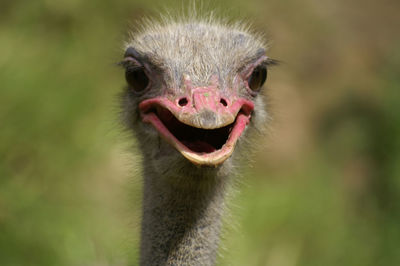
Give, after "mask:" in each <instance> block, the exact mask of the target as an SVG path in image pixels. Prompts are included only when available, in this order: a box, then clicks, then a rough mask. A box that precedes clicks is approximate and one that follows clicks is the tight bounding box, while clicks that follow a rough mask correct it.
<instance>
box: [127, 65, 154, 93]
mask: <svg viewBox="0 0 400 266" xmlns="http://www.w3.org/2000/svg"><path fill="white" fill-rule="evenodd" d="M125 79H126V82H127V83H128V85H129V86H130V87H132V88H133V89H134V90H135V91H138V92H140V91H143V90H144V89H145V88H146V87H147V85H148V84H149V78H148V77H147V75H146V73H144V70H143V68H134V69H129V68H128V69H127V70H126V72H125Z"/></svg>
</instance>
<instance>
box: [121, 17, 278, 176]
mask: <svg viewBox="0 0 400 266" xmlns="http://www.w3.org/2000/svg"><path fill="white" fill-rule="evenodd" d="M265 47H266V46H265V44H264V43H263V41H262V40H261V38H259V37H258V36H256V35H253V34H251V33H249V31H248V30H247V29H246V27H243V26H240V25H224V24H223V23H218V22H215V21H191V20H188V21H181V22H171V21H169V22H168V23H158V24H157V25H152V24H150V23H148V26H144V27H143V30H142V31H141V32H139V33H136V34H134V35H133V36H132V37H131V38H130V40H129V41H128V42H127V43H126V46H125V55H124V58H123V61H122V62H121V65H122V66H123V67H124V68H125V77H126V81H127V87H126V89H125V91H124V94H123V110H124V112H123V114H124V120H125V122H126V125H127V126H128V127H129V128H132V129H133V131H134V132H135V134H136V137H137V139H138V142H139V146H140V147H141V150H142V152H143V154H144V160H145V163H148V164H151V167H152V168H153V169H154V171H156V172H157V173H159V174H163V175H168V173H169V172H171V171H172V169H173V171H174V172H176V171H178V172H180V173H184V172H186V173H190V174H191V175H192V176H193V175H196V173H203V174H204V173H205V172H213V171H219V170H221V169H225V170H228V171H229V169H231V168H232V164H231V163H230V162H231V161H232V160H233V159H232V158H234V157H237V156H236V155H237V154H241V153H243V151H244V150H243V147H244V146H246V145H247V144H246V145H242V143H241V142H243V139H244V138H245V137H246V135H248V134H249V131H251V130H252V129H253V130H254V128H260V127H262V126H263V124H264V122H265V120H266V117H267V115H266V112H265V106H264V102H263V99H262V97H261V96H260V95H259V94H260V91H261V88H262V86H263V84H264V82H265V81H266V78H267V67H268V65H271V64H274V63H275V61H274V60H272V59H269V58H268V57H267V56H266V54H265V49H266V48H265ZM242 155H243V154H242Z"/></svg>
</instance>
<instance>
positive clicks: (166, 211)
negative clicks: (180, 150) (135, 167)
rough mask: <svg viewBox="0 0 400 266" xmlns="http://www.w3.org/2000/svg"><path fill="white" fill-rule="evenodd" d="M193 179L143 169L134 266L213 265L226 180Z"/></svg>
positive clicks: (212, 178) (214, 178)
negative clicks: (138, 243)
mask: <svg viewBox="0 0 400 266" xmlns="http://www.w3.org/2000/svg"><path fill="white" fill-rule="evenodd" d="M185 178H187V180H190V182H185V184H182V182H171V180H185ZM198 178H203V180H200V179H199V180H193V177H192V176H189V175H188V176H178V177H177V176H175V177H169V178H165V176H161V177H160V176H155V175H154V172H153V171H152V170H151V169H149V167H148V169H145V179H144V180H145V181H144V195H143V219H142V235H141V251H140V253H141V254H140V265H142V266H144V265H214V264H215V260H216V255H217V251H218V243H219V234H220V228H221V216H222V214H223V210H224V196H225V191H226V189H225V186H226V184H225V183H226V181H221V180H227V178H224V177H221V176H218V178H216V176H214V177H210V175H207V176H204V177H201V176H198ZM204 179H208V180H207V181H204ZM193 181H194V182H193Z"/></svg>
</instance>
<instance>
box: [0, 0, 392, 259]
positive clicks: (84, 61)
mask: <svg viewBox="0 0 400 266" xmlns="http://www.w3.org/2000/svg"><path fill="white" fill-rule="evenodd" d="M186 3H187V2H185V1H161V0H160V1H142V0H140V1H123V0H115V1H106V0H97V1H94V0H87V1H80V0H57V1H51V0H35V1H22V0H15V1H4V0H2V1H0V10H1V11H0V13H1V15H0V123H1V130H0V265H2V266H14V265H15V266H17V265H43V266H45V265H68V266H69V265H136V260H137V257H138V252H137V250H138V232H139V220H140V204H141V203H140V198H141V181H140V176H139V171H138V170H135V169H137V168H138V167H139V165H140V162H139V160H140V157H138V156H137V154H136V155H135V151H134V152H131V148H130V147H131V145H132V143H133V141H132V140H130V138H128V137H127V135H126V134H125V133H123V131H122V130H121V127H120V125H119V123H118V119H117V117H118V104H117V101H118V98H117V95H118V92H119V91H120V90H121V88H122V87H123V86H124V80H123V73H122V70H121V69H119V68H117V67H116V66H115V65H114V63H115V62H117V61H118V60H119V59H120V58H121V56H122V53H123V52H122V49H121V48H122V42H123V40H124V39H125V33H126V32H127V29H128V28H129V27H128V26H129V24H131V23H133V24H134V22H135V21H137V19H138V18H140V17H142V16H144V15H150V16H152V15H157V14H158V11H159V10H163V8H164V7H167V8H168V9H170V10H180V9H182V6H185V5H186ZM208 6H209V9H214V8H215V9H217V10H223V11H224V12H218V11H217V13H219V14H222V15H224V16H228V17H230V18H233V19H235V18H241V19H246V20H250V21H251V22H252V23H253V25H254V28H255V29H256V30H258V31H261V32H264V33H266V34H267V36H269V37H270V38H271V39H272V40H273V42H272V48H271V49H270V51H269V53H268V54H269V55H270V56H271V57H272V58H277V59H279V60H281V61H283V64H282V65H281V66H280V67H277V68H274V69H273V70H272V71H271V72H270V75H269V81H268V86H267V87H268V88H267V97H268V98H269V102H270V111H271V112H272V113H273V116H274V120H273V122H272V123H271V130H270V133H269V134H268V136H266V137H265V138H263V139H260V140H256V141H258V142H260V146H262V147H263V148H261V149H260V151H259V152H258V153H257V154H256V156H255V160H254V163H253V165H252V166H248V167H247V168H246V170H245V174H244V175H243V177H242V180H241V182H242V183H243V184H242V186H241V191H242V192H241V193H240V194H239V195H237V196H236V198H235V199H234V201H233V203H232V212H233V218H232V219H229V221H228V222H229V225H228V226H227V228H228V230H227V232H226V234H225V235H224V240H223V247H224V248H222V249H221V251H222V256H221V258H220V259H219V265H268V266H294V265H304V266H313V265H315V266H317V265H324V266H329V265H332V266H333V265H349V266H355V265H362V266H367V265H371V266H372V265H374V266H375V265H400V264H399V263H400V194H399V193H400V137H399V136H400V93H399V90H400V73H399V69H400V34H399V32H398V31H399V28H400V19H399V15H398V12H399V10H400V4H399V1H397V0H383V1H372V0H365V1H361V0H355V1H345V0H336V1H333V0H323V1H320V0H304V1H294V0H285V1H282V0H280V1H279V0H270V1H264V0H251V1H250V0H249V1H244V2H243V1H239V0H231V1H227V0H226V1H220V2H211V3H210V4H208ZM232 224H233V225H232Z"/></svg>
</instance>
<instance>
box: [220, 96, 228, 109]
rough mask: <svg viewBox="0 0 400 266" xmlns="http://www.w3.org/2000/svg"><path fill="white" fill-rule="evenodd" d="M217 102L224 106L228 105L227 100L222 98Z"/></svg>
mask: <svg viewBox="0 0 400 266" xmlns="http://www.w3.org/2000/svg"><path fill="white" fill-rule="evenodd" d="M219 102H220V103H221V104H222V105H223V106H225V107H227V106H228V102H227V101H226V100H225V99H224V98H221V100H220V101H219Z"/></svg>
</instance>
